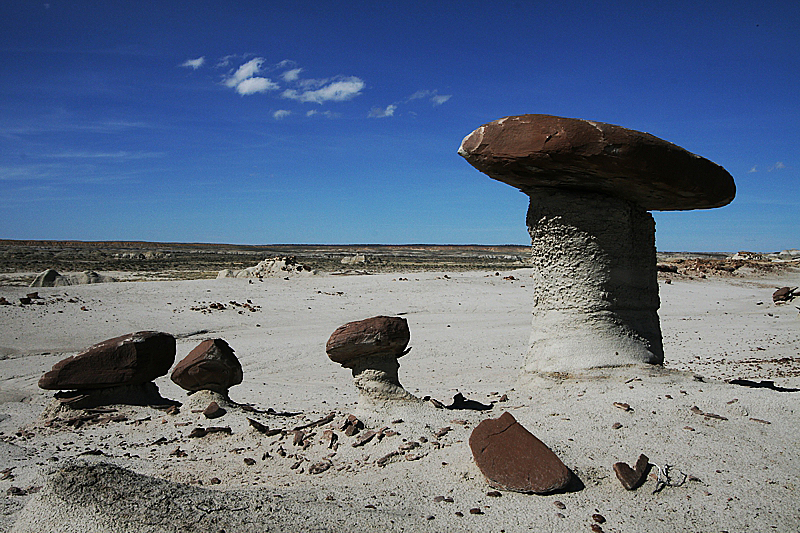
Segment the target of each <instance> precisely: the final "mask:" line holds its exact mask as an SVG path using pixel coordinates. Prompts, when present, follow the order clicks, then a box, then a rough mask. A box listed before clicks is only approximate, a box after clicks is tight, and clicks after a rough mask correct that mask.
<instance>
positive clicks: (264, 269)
mask: <svg viewBox="0 0 800 533" xmlns="http://www.w3.org/2000/svg"><path fill="white" fill-rule="evenodd" d="M316 273H317V272H316V271H315V270H312V269H311V268H309V267H307V266H304V265H301V264H299V263H298V262H297V258H296V257H274V258H272V259H264V260H263V261H261V262H260V263H259V264H257V265H256V266H252V267H248V268H245V269H242V270H230V269H225V270H220V271H219V274H217V279H223V278H275V277H286V276H296V275H304V276H310V275H313V274H316Z"/></svg>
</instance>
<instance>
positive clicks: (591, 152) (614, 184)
mask: <svg viewBox="0 0 800 533" xmlns="http://www.w3.org/2000/svg"><path fill="white" fill-rule="evenodd" d="M459 154H461V155H462V156H463V157H464V158H465V159H466V160H467V161H469V163H470V164H471V165H472V166H474V167H475V168H477V169H478V170H480V171H481V172H484V173H485V174H488V175H489V176H490V177H492V178H494V179H496V180H498V181H502V182H503V183H507V184H509V185H512V186H514V187H517V188H518V189H521V190H522V191H525V190H526V189H529V188H532V187H558V188H561V189H575V190H582V191H594V192H599V193H604V194H608V195H610V196H616V197H619V198H624V199H626V200H630V201H632V202H634V203H636V204H638V205H639V206H641V207H642V208H644V209H645V210H648V211H649V210H657V211H660V210H667V211H668V210H681V209H701V208H711V207H721V206H723V205H726V204H729V203H730V202H731V201H732V200H733V198H734V196H735V195H736V186H735V185H734V182H733V177H732V176H731V175H730V174H729V173H728V172H727V171H726V170H725V169H724V168H722V167H721V166H719V165H717V164H716V163H713V162H711V161H709V160H708V159H705V158H702V157H700V156H698V155H695V154H693V153H691V152H689V151H687V150H684V149H683V148H681V147H680V146H677V145H674V144H672V143H670V142H667V141H664V140H662V139H659V138H658V137H655V136H653V135H650V134H649V133H643V132H641V131H635V130H629V129H627V128H623V127H621V126H615V125H613V124H605V123H603V122H595V121H590V120H582V119H576V118H564V117H555V116H552V115H519V116H513V117H505V118H501V119H499V120H495V121H494V122H490V123H488V124H484V125H483V126H481V127H480V128H478V129H476V130H475V131H473V132H472V133H471V134H470V135H468V136H467V137H466V138H465V139H464V141H463V142H462V143H461V148H460V150H459Z"/></svg>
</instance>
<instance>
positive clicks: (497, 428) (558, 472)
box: [469, 413, 572, 494]
mask: <svg viewBox="0 0 800 533" xmlns="http://www.w3.org/2000/svg"><path fill="white" fill-rule="evenodd" d="M469 447H470V449H471V450H472V456H473V458H474V459H475V464H477V465H478V468H479V469H480V471H481V472H482V473H483V475H484V476H485V477H486V480H487V481H488V482H489V485H491V486H492V487H494V488H498V489H503V490H512V491H518V492H535V493H538V494H543V493H548V492H553V491H556V490H560V489H563V488H565V487H566V486H567V485H568V484H569V482H570V481H571V479H572V473H571V472H570V470H569V469H568V468H567V467H566V466H565V465H564V463H562V462H561V459H559V458H558V456H556V454H555V453H553V451H552V450H551V449H550V448H548V447H547V446H546V445H545V444H544V443H543V442H542V441H540V440H539V439H537V438H536V437H535V436H534V435H533V434H531V433H530V432H529V431H528V430H527V429H525V428H524V427H522V425H521V424H520V423H519V422H517V420H516V419H515V418H514V416H513V415H511V414H510V413H503V414H502V415H501V416H500V418H496V419H489V420H484V421H483V422H481V423H480V424H478V425H477V426H476V427H475V429H474V430H473V431H472V434H471V435H470V437H469Z"/></svg>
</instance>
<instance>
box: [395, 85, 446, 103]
mask: <svg viewBox="0 0 800 533" xmlns="http://www.w3.org/2000/svg"><path fill="white" fill-rule="evenodd" d="M452 97H453V95H452V94H439V91H438V90H434V91H431V90H428V89H423V90H421V91H417V92H415V93H414V94H412V95H411V96H409V97H408V98H406V99H405V102H404V103H408V102H410V101H412V100H421V99H426V100H429V101H430V102H431V103H432V104H433V105H434V106H437V105H442V104H443V103H445V102H446V101H448V100H450V98H452Z"/></svg>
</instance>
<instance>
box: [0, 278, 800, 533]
mask: <svg viewBox="0 0 800 533" xmlns="http://www.w3.org/2000/svg"><path fill="white" fill-rule="evenodd" d="M445 274H447V276H449V279H448V278H446V277H445ZM509 274H511V275H513V276H514V277H515V278H517V280H516V281H509V280H504V279H503V277H504V276H507V275H509ZM401 278H407V279H408V281H401ZM784 285H795V286H796V285H800V273H799V272H797V271H795V272H793V273H787V274H782V275H780V276H775V277H771V278H764V277H758V278H756V277H753V278H751V279H728V280H719V279H716V280H711V279H708V280H684V281H679V280H676V281H674V282H673V283H672V284H669V285H667V284H664V283H663V282H660V283H659V288H660V291H661V302H662V305H661V310H660V316H661V324H662V329H663V333H664V345H665V353H666V361H667V363H666V368H665V369H664V370H659V369H655V368H647V369H642V368H633V367H626V368H621V369H615V370H608V371H602V372H594V373H591V374H588V375H585V376H557V377H553V376H549V377H547V376H541V377H533V378H531V377H527V378H524V379H520V376H519V372H518V371H519V369H520V368H521V366H522V359H523V354H524V352H525V349H526V345H527V340H528V335H529V333H530V329H531V324H530V316H531V306H532V295H533V284H532V280H531V278H530V273H529V271H526V270H516V271H513V272H501V273H500V275H499V276H496V275H494V272H491V273H487V272H471V273H444V272H439V273H412V274H386V275H374V276H352V277H341V276H330V275H320V276H315V277H311V278H292V279H290V280H284V279H281V278H276V279H265V280H264V281H263V282H259V281H254V282H253V283H248V280H242V279H224V280H209V281H179V282H138V283H134V282H125V283H113V284H102V285H86V286H73V287H59V288H40V289H25V288H16V287H3V288H0V296H5V297H6V298H7V299H8V300H10V301H14V302H16V301H17V299H18V298H19V297H20V296H24V295H25V294H26V293H28V292H31V291H33V290H38V292H39V294H40V295H41V296H43V297H44V299H43V300H40V302H43V304H42V305H30V306H25V307H20V306H18V305H14V306H0V402H2V403H0V432H1V433H0V471H2V470H5V469H8V468H11V471H10V477H8V479H5V480H2V481H0V531H9V530H12V531H16V532H33V531H64V532H72V531H75V532H82V533H87V532H94V531H136V532H138V533H141V532H149V531H153V532H156V531H158V532H161V531H215V532H218V531H223V530H224V531H225V532H227V533H231V532H237V531H242V532H249V531H347V532H353V531H375V530H386V531H443V532H444V531H479V532H482V531H486V532H488V531H492V532H499V531H506V532H515V531H537V532H547V531H563V532H573V531H592V530H591V529H590V528H591V526H592V524H594V522H593V519H592V515H593V514H601V515H602V516H603V517H605V519H606V522H605V523H603V524H602V525H601V526H600V527H601V528H602V530H603V531H606V532H635V531H648V532H661V531H664V532H674V531H701V532H720V531H729V532H734V531H736V532H739V531H760V532H764V531H782V532H796V531H798V530H800V453H798V450H800V432H799V431H798V429H800V424H798V423H799V422H800V392H786V391H778V390H772V389H768V388H750V387H744V386H740V385H733V384H730V383H727V382H726V380H731V379H736V378H743V379H749V380H753V381H757V382H760V381H761V380H773V381H774V382H775V385H776V386H777V387H778V388H779V389H800V314H799V313H798V310H797V308H796V307H795V305H800V304H797V302H795V304H788V305H782V306H776V305H774V304H773V303H772V299H771V294H772V292H773V291H774V289H775V287H778V286H784ZM69 299H73V303H69V302H68V300H69ZM247 300H250V301H251V302H252V303H253V304H254V305H257V306H261V309H260V310H258V311H256V312H251V311H248V310H243V309H242V308H240V307H235V306H231V305H228V307H229V308H228V309H226V310H222V311H219V310H211V311H207V312H202V311H197V310H192V308H193V307H194V308H202V307H204V306H207V305H208V304H210V303H213V302H222V303H226V304H227V303H228V302H230V301H236V302H239V303H245V302H246V301H247ZM82 308H84V309H86V310H82ZM239 311H242V313H239ZM380 314H384V315H398V314H399V315H402V316H404V317H406V318H407V319H408V323H409V327H410V329H411V343H410V346H411V347H412V350H411V352H410V353H409V354H408V355H406V356H405V357H403V358H402V359H401V360H400V363H401V366H400V381H401V383H403V385H404V386H405V387H406V388H407V389H408V390H409V391H411V392H412V393H414V394H417V395H419V396H424V395H430V396H432V397H434V398H437V399H438V400H440V401H442V402H444V403H445V404H449V403H450V401H451V399H452V397H453V395H454V394H455V393H456V392H457V391H460V392H462V393H463V394H464V395H465V396H466V397H467V398H469V399H473V400H477V401H480V402H483V403H487V404H488V403H490V402H495V403H494V407H493V408H492V409H491V410H488V411H463V410H459V411H452V410H437V409H435V408H434V407H432V406H431V405H429V404H425V405H424V406H423V407H422V408H413V409H412V408H400V407H398V408H395V409H387V410H379V411H366V410H364V409H363V408H360V407H359V406H358V405H356V404H355V402H356V400H357V393H356V390H355V387H354V386H353V385H352V382H351V379H352V378H351V376H350V374H349V372H348V371H347V370H345V369H342V368H340V367H339V366H338V365H335V364H333V363H331V362H330V361H329V360H328V358H327V356H326V355H325V349H324V347H325V342H326V341H327V339H328V337H329V336H330V334H331V333H332V332H333V330H334V329H336V327H338V326H340V325H342V324H344V323H345V322H348V321H351V320H360V319H363V318H367V317H370V316H374V315H380ZM140 330H160V331H166V332H169V333H172V334H173V335H175V336H176V337H178V344H177V356H176V362H177V361H179V360H180V359H182V358H183V357H184V356H185V355H186V354H187V353H188V352H189V351H190V350H191V349H192V348H193V347H195V346H196V345H197V344H198V343H199V342H200V341H201V340H203V339H205V338H213V337H221V338H224V339H225V340H227V341H228V343H229V344H230V345H231V346H232V347H233V348H234V350H235V351H236V354H237V356H238V357H239V359H240V360H241V362H242V365H243V368H244V382H243V383H242V384H241V385H238V386H236V387H234V388H233V389H232V390H231V399H232V400H233V401H235V402H238V403H242V404H251V405H252V406H254V407H256V408H258V409H261V410H266V409H268V408H272V409H274V410H275V411H278V412H290V413H298V414H297V415H296V416H274V415H270V414H266V413H252V412H245V411H243V410H242V409H240V408H238V407H236V406H235V405H228V413H227V414H226V415H225V416H223V417H222V418H218V419H215V420H206V419H205V418H204V417H203V415H202V414H200V413H197V412H192V411H193V410H198V409H202V408H204V407H205V406H206V405H207V403H208V401H209V397H208V396H203V395H199V396H198V395H195V396H193V397H188V398H187V396H186V394H185V392H184V391H182V390H181V389H179V388H178V387H177V386H176V385H174V384H173V383H172V382H171V381H170V380H169V378H168V377H167V376H165V377H162V378H159V379H158V380H157V385H158V387H159V389H160V391H161V394H162V395H163V396H165V397H167V398H171V399H174V400H178V401H180V402H182V403H183V405H182V406H181V409H180V413H179V414H177V415H167V414H165V413H164V412H163V411H160V410H157V409H154V408H151V407H145V406H142V407H132V406H114V407H115V408H116V409H117V410H118V411H117V412H116V413H113V414H122V415H125V417H126V418H127V419H126V420H124V421H117V422H114V421H111V422H107V423H104V424H95V425H92V424H85V425H83V426H81V427H79V428H77V429H74V428H70V427H65V426H58V425H55V426H53V427H45V426H43V424H42V422H41V420H40V415H41V414H42V412H43V411H44V410H45V408H46V406H47V405H48V404H49V403H50V402H51V397H52V393H51V392H46V391H42V390H40V389H38V387H37V381H38V379H39V377H40V376H41V375H42V373H43V372H45V371H47V370H49V369H50V368H51V366H52V365H53V364H54V363H56V362H57V361H59V360H60V359H62V358H64V357H66V356H68V355H72V354H74V353H76V352H78V351H80V350H82V349H84V348H86V347H88V346H89V345H91V344H94V343H96V342H99V341H102V340H105V339H108V338H111V337H115V336H118V335H122V334H125V333H129V332H133V331H140ZM779 360H780V361H779ZM695 375H702V376H704V379H703V381H700V380H698V378H695V377H694V376H695ZM503 394H506V395H507V396H508V401H506V402H498V400H499V398H500V396H501V395H503ZM614 402H621V403H628V404H629V405H630V406H631V408H632V410H631V411H623V410H621V409H619V408H617V407H615V406H614V405H613V404H614ZM694 406H697V407H698V408H699V409H700V410H701V411H702V412H705V413H713V414H716V415H720V416H722V417H725V418H727V420H721V419H719V418H713V417H712V418H709V417H705V416H702V415H699V414H695V413H694V412H692V410H691V409H692V407H694ZM504 411H509V412H511V413H512V414H513V415H514V416H515V417H516V418H517V420H518V421H519V422H520V423H522V424H523V425H524V426H525V427H526V428H528V429H529V430H530V431H531V432H532V433H534V434H535V435H536V436H537V437H539V438H540V439H541V440H542V441H543V442H545V443H546V444H547V445H548V446H550V447H551V448H552V449H553V450H554V451H555V452H556V454H557V455H558V456H559V457H560V458H561V459H562V460H563V462H564V463H565V464H566V465H567V466H568V467H569V468H570V469H572V471H573V472H574V473H575V474H576V476H577V478H578V479H580V484H579V485H578V486H576V487H574V488H573V490H572V491H571V492H564V493H561V494H553V495H545V496H541V495H529V494H519V493H513V492H503V493H502V496H501V497H491V496H488V495H487V493H488V492H489V491H491V490H492V489H491V488H490V487H489V486H488V485H487V483H486V481H485V479H484V478H483V476H482V475H481V473H480V471H479V470H478V469H477V467H476V466H475V464H474V462H473V460H472V455H471V452H470V450H469V446H468V444H467V441H468V438H469V434H470V431H471V430H472V428H474V427H475V426H476V425H477V424H478V423H479V422H480V421H481V420H483V419H485V418H489V417H491V418H496V417H498V416H500V414H502V413H503V412H504ZM330 412H335V413H336V419H335V421H334V425H336V424H338V423H339V422H340V421H341V420H342V419H343V418H344V417H345V416H346V415H347V414H350V413H355V414H357V415H358V416H359V417H360V418H361V419H362V420H364V421H365V422H366V423H367V426H368V428H382V427H385V426H388V427H389V429H391V430H394V431H396V432H398V433H399V434H398V435H393V436H386V437H385V438H383V439H382V440H381V441H380V442H377V439H373V441H372V442H369V443H367V444H366V445H364V446H363V447H357V448H356V447H353V446H352V445H351V444H352V443H353V442H354V441H355V438H354V437H347V436H345V435H344V434H343V433H342V432H340V431H336V433H337V434H338V436H339V446H338V449H337V450H336V451H334V450H331V449H328V448H327V447H326V446H325V445H324V444H322V441H321V438H322V433H323V431H324V430H325V429H327V428H329V427H330V426H322V427H318V428H314V429H312V430H309V431H312V432H314V436H313V437H311V441H312V442H313V445H312V446H311V447H309V448H307V449H305V450H304V449H301V448H300V447H298V446H294V445H293V441H292V435H287V436H280V435H277V436H273V437H266V436H264V435H263V434H261V433H258V432H257V431H256V430H255V429H253V428H251V427H250V426H249V425H248V423H247V420H246V417H247V416H250V417H252V418H255V419H257V420H259V421H261V422H262V423H263V424H265V425H268V426H269V427H270V428H284V429H289V430H291V429H292V428H294V427H297V426H300V425H303V424H305V423H307V422H311V421H313V420H316V419H319V418H322V417H323V416H325V415H327V414H328V413H330ZM67 416H69V415H67V414H63V415H62V417H67ZM400 419H402V422H400V421H399V420H400ZM615 423H620V424H621V427H620V428H618V429H613V428H612V426H613V425H614V424H615ZM209 426H227V427H230V428H231V432H232V434H231V435H227V434H224V433H216V434H210V435H208V436H206V437H203V438H189V437H188V434H189V433H190V432H191V430H192V429H194V428H195V427H209ZM444 427H450V428H451V431H450V432H448V433H447V434H445V435H442V436H439V437H437V436H436V432H437V431H438V430H439V429H441V428H444ZM412 441H414V442H417V443H419V444H420V445H419V446H418V447H416V448H414V449H412V450H410V451H408V452H403V453H404V454H401V455H398V456H396V457H394V458H393V459H392V460H391V461H389V462H388V463H387V464H386V465H385V466H379V465H378V464H377V463H376V460H377V459H379V458H381V457H383V456H385V455H387V454H389V453H390V452H392V451H396V450H398V448H399V447H400V446H401V445H404V444H407V443H409V442H412ZM176 449H179V450H180V451H181V452H185V455H184V453H179V454H177V455H171V453H174V452H175V451H176ZM281 451H283V452H285V454H286V456H285V457H284V456H282V455H281ZM86 452H91V453H89V454H87V453H86ZM640 453H644V454H646V455H647V456H648V457H649V458H650V462H651V463H652V464H657V465H660V466H662V467H663V466H664V465H666V464H669V465H672V470H671V472H672V473H673V480H676V481H680V480H682V479H683V476H681V475H680V473H681V472H682V473H685V474H687V475H689V476H693V477H694V478H696V479H697V480H688V481H686V482H685V483H683V484H682V485H681V486H668V487H666V488H664V489H663V490H661V491H660V492H658V493H655V494H654V493H653V491H654V489H655V488H656V482H655V480H654V479H652V478H651V479H648V480H647V481H646V483H645V484H644V485H643V486H642V487H640V488H639V489H638V490H636V491H626V490H625V489H624V488H623V487H622V486H621V484H620V483H619V481H618V480H617V479H616V477H615V476H614V473H613V471H612V465H613V464H614V463H615V462H617V461H625V462H628V463H629V464H631V465H632V464H633V463H634V462H635V460H636V458H637V457H638V456H639V454H640ZM326 458H327V459H328V460H329V461H330V462H331V463H332V467H331V468H330V469H329V470H327V471H325V472H323V473H321V474H311V473H309V467H310V466H311V465H313V464H314V463H317V462H319V461H321V460H323V459H326ZM245 459H253V460H254V461H255V463H254V464H252V465H247V464H246V463H245ZM298 463H299V465H298ZM81 465H84V466H81ZM85 465H90V466H85ZM91 465H94V466H91ZM107 465H118V466H121V467H124V468H125V469H128V470H127V471H118V470H114V469H113V468H112V467H111V466H107ZM293 466H296V468H292V467H293ZM133 472H135V473H138V474H143V475H145V476H147V477H135V474H133ZM213 478H217V479H218V480H219V483H213V484H212V479H213ZM162 480H166V481H162ZM171 482H176V483H178V484H172V483H171ZM581 485H582V486H581ZM11 487H17V488H20V489H23V490H27V489H29V488H31V487H33V490H31V491H30V493H29V494H27V495H23V496H15V495H9V494H7V491H8V490H9V489H10V488H11ZM37 487H42V488H41V489H40V490H39V491H38V492H36V488H37ZM437 496H444V497H446V498H452V500H453V501H452V502H448V501H435V498H436V497H437ZM557 501H558V502H562V503H563V504H564V506H565V508H564V509H560V508H559V507H558V506H557V505H556V503H555V502H557ZM367 506H370V507H367ZM474 508H479V509H480V510H481V513H482V514H471V513H470V509H474ZM457 512H458V513H461V514H463V516H458V515H457V514H456V513H457ZM560 515H561V516H560Z"/></svg>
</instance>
